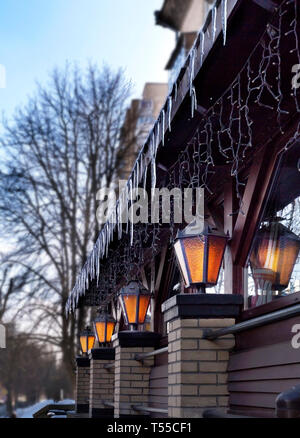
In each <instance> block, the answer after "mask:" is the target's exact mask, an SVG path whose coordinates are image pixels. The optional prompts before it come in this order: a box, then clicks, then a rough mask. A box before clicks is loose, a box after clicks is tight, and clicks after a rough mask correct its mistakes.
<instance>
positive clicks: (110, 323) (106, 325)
mask: <svg viewBox="0 0 300 438" xmlns="http://www.w3.org/2000/svg"><path fill="white" fill-rule="evenodd" d="M115 326H116V321H115V319H114V318H113V317H112V316H110V315H108V314H107V313H105V312H103V311H101V310H99V315H98V316H97V317H96V319H95V320H94V331H95V333H96V336H97V339H98V342H99V344H102V345H103V346H104V345H105V344H107V343H109V342H110V341H111V337H112V335H113V333H114V330H115Z"/></svg>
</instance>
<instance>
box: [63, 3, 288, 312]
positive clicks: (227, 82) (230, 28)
mask: <svg viewBox="0 0 300 438" xmlns="http://www.w3.org/2000/svg"><path fill="white" fill-rule="evenodd" d="M166 3H168V2H166ZM271 3H272V5H273V6H274V4H275V3H276V4H277V5H279V4H280V3H282V2H281V1H279V0H277V1H276V2H269V1H267V0H265V1H263V0H228V1H227V11H228V25H227V40H226V44H225V45H224V41H223V34H222V29H223V31H224V19H222V11H221V9H222V8H221V7H222V4H223V2H222V1H218V2H217V8H216V27H215V40H213V39H212V37H211V36H212V35H213V33H214V29H213V19H212V18H213V17H212V12H211V13H210V14H209V15H208V18H207V20H206V22H205V25H204V27H203V33H202V34H201V35H200V34H199V35H198V38H197V40H196V42H195V45H194V51H193V57H194V81H193V82H192V83H193V86H194V89H195V90H196V93H197V102H198V106H197V109H196V111H195V114H194V117H191V95H190V90H191V57H192V52H191V53H190V54H189V56H188V58H187V60H186V63H185V65H184V66H183V68H182V69H181V71H180V73H179V76H178V78H177V81H176V83H175V84H174V86H173V89H172V90H171V93H170V95H169V97H168V99H167V101H166V104H165V105H164V107H163V109H162V113H161V114H160V116H159V118H158V120H157V122H156V125H155V126H154V128H153V131H151V132H150V134H149V137H148V139H147V141H146V143H145V145H144V148H143V149H142V151H141V154H142V155H143V154H144V155H146V154H147V153H148V152H149V150H150V145H151V144H152V140H153V136H154V135H155V136H156V137H157V126H158V125H159V126H160V128H161V129H160V130H159V135H158V150H157V156H156V163H157V183H158V186H159V185H161V184H162V183H163V181H164V178H165V170H163V169H170V168H172V166H173V165H174V164H175V162H176V161H177V160H178V157H179V156H180V154H181V152H182V150H183V149H184V148H185V147H186V145H187V144H188V143H189V142H190V140H191V139H192V138H193V136H194V135H195V132H196V130H197V129H198V127H199V125H200V123H201V122H202V121H203V120H205V116H206V114H207V113H208V112H209V110H210V108H212V107H213V105H214V104H215V103H216V102H218V100H219V99H220V97H221V96H222V95H224V93H225V92H226V90H228V89H230V86H232V84H233V83H234V81H235V79H236V78H237V77H238V76H239V74H240V72H241V71H242V69H243V68H244V67H245V65H246V63H247V60H248V58H249V56H250V55H251V57H253V66H254V65H259V62H260V56H261V54H260V52H259V51H258V53H256V50H255V49H256V47H257V45H258V43H259V42H260V41H261V39H262V38H263V37H264V34H265V32H269V29H270V27H268V28H267V25H268V23H269V22H270V20H271V18H272V13H273V12H274V9H273V8H271V7H270V5H271ZM268 26H270V25H268ZM203 35H204V36H205V39H204V44H203V45H202V44H201V43H200V39H201V38H203ZM286 44H287V43H286ZM288 52H289V50H288V46H287V47H286V53H287V55H286V57H285V58H284V59H283V60H282V61H283V63H287V69H288V68H290V67H289V63H290V56H291V55H289V54H288ZM283 67H284V66H283ZM288 85H289V86H290V81H289V84H288ZM288 94H289V95H290V91H288ZM170 100H171V102H172V106H171V108H170V106H169V102H170ZM252 105H253V106H254V105H255V103H254V102H253V103H252ZM225 110H226V111H227V112H228V111H230V105H227V108H226V109H225ZM162 114H164V117H162ZM166 115H168V117H167V118H166V117H165V116H166ZM293 115H294V114H292V111H291V113H290V115H289V118H291V119H292V117H293ZM168 118H169V120H170V123H171V125H172V130H169V126H168V123H164V125H162V121H164V122H165V120H166V119H168ZM255 124H256V126H257V129H256V137H255V144H257V145H262V144H266V142H267V141H270V139H272V138H273V136H274V135H277V134H278V129H277V131H276V132H275V128H274V126H276V114H275V113H274V112H273V113H272V111H270V110H269V111H267V110H266V109H264V108H261V107H257V108H255ZM163 143H164V146H163ZM216 152H217V151H216ZM253 153H254V149H253V150H252V155H253ZM141 154H140V156H141ZM138 160H139V157H138ZM138 160H137V161H138ZM215 169H216V170H217V172H215V173H216V175H217V177H216V178H215V179H214V181H213V184H215V187H214V188H215V189H216V194H217V193H218V190H219V191H220V190H221V187H220V181H221V180H222V182H223V181H225V179H226V178H228V179H229V180H230V170H231V169H230V166H228V164H226V159H225V158H222V157H220V156H218V157H217V160H216V167H215ZM132 175H133V174H132ZM132 175H131V177H132ZM131 177H130V178H131ZM102 233H103V230H102ZM100 237H101V236H100ZM160 239H161V242H162V244H163V243H164V242H167V241H168V239H169V235H168V232H167V230H166V229H163V230H162V232H161V236H160ZM117 246H118V238H117V236H116V234H114V237H113V238H112V241H111V243H110V247H111V248H112V249H113V248H116V247H117ZM148 253H149V256H147V254H148ZM92 257H95V255H94V254H92ZM147 257H148V258H147ZM150 259H151V252H149V249H147V248H145V256H144V260H145V263H147V260H150ZM90 263H91V262H90V260H89V261H88V263H87V264H86V266H85V267H84V270H83V272H84V275H85V276H84V278H86V276H90V280H91V281H90V282H89V284H90V286H89V287H87V288H85V285H86V282H84V281H82V279H81V283H79V284H81V285H82V287H81V288H80V287H79V288H78V287H75V288H74V290H73V292H72V293H71V295H70V298H69V301H68V306H67V310H68V311H71V310H73V309H74V308H75V307H77V306H78V305H82V304H90V305H96V304H98V302H97V300H96V299H95V279H92V278H91V275H90V272H88V273H87V274H86V270H87V269H88V266H89V264H90ZM82 275H83V274H82V273H81V274H80V276H81V277H82ZM80 276H79V278H80ZM100 282H101V278H100ZM89 291H94V292H93V293H94V295H93V296H92V295H91V294H90V292H89ZM115 292H116V291H112V290H110V291H109V292H107V293H106V296H105V297H104V298H105V299H109V297H110V296H112V295H113V294H114V293H115ZM97 294H98V292H97V293H96V295H97ZM97 297H98V298H99V300H100V299H102V298H103V296H101V297H100V294H98V295H97Z"/></svg>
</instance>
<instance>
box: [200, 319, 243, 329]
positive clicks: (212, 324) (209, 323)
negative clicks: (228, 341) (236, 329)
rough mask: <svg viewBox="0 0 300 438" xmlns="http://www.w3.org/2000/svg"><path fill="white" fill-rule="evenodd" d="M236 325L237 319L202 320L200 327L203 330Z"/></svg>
mask: <svg viewBox="0 0 300 438" xmlns="http://www.w3.org/2000/svg"><path fill="white" fill-rule="evenodd" d="M234 324H235V319H233V318H223V319H200V320H199V327H203V328H207V327H209V328H222V327H230V326H232V325H234Z"/></svg>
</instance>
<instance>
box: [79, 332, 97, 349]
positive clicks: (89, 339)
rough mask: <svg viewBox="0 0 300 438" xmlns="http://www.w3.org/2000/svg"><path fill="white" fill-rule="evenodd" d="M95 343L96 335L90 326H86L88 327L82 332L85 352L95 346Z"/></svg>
mask: <svg viewBox="0 0 300 438" xmlns="http://www.w3.org/2000/svg"><path fill="white" fill-rule="evenodd" d="M94 343H95V335H94V332H93V331H92V330H91V328H90V327H86V329H85V330H84V331H83V332H81V333H80V345H81V350H82V353H83V354H85V355H86V354H87V353H88V351H89V350H91V349H92V348H93V347H94Z"/></svg>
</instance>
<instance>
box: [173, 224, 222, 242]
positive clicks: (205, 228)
mask: <svg viewBox="0 0 300 438" xmlns="http://www.w3.org/2000/svg"><path fill="white" fill-rule="evenodd" d="M199 235H202V236H210V235H214V236H220V237H224V238H227V239H228V238H229V236H228V235H226V234H225V233H224V232H223V231H220V230H219V229H217V228H214V227H212V226H211V225H209V224H208V223H207V222H206V221H205V222H203V221H199V220H197V219H195V220H194V221H193V222H191V223H190V224H188V225H187V226H186V227H185V228H184V229H182V230H178V231H177V235H176V240H177V239H185V238H187V237H196V236H199Z"/></svg>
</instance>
